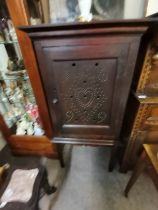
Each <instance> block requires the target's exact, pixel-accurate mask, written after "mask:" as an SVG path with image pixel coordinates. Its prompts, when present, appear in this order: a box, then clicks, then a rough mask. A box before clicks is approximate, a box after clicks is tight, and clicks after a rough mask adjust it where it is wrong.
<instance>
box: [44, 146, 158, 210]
mask: <svg viewBox="0 0 158 210" xmlns="http://www.w3.org/2000/svg"><path fill="white" fill-rule="evenodd" d="M109 154H110V151H109V149H107V148H100V147H84V146H74V147H73V149H72V150H71V148H67V149H66V154H65V158H66V165H67V167H66V168H65V169H60V167H59V163H58V161H55V160H48V159H43V164H46V166H47V168H48V172H49V182H50V183H51V184H52V183H53V184H55V185H56V186H57V187H58V191H57V192H56V193H55V194H53V195H51V196H44V197H43V198H42V199H41V200H40V208H41V209H42V210H149V209H150V210H157V209H158V192H157V191H156V189H155V187H154V185H153V183H152V181H151V179H150V178H149V177H148V175H147V174H145V173H144V174H142V176H141V177H140V178H139V179H138V181H137V183H136V185H135V186H134V187H133V189H132V190H131V192H130V194H129V198H128V199H127V198H125V197H124V195H123V190H124V187H125V185H126V183H127V181H128V179H129V176H130V174H131V173H128V174H121V173H119V172H118V169H115V170H114V171H113V172H112V173H109V172H108V170H107V168H108V161H109Z"/></svg>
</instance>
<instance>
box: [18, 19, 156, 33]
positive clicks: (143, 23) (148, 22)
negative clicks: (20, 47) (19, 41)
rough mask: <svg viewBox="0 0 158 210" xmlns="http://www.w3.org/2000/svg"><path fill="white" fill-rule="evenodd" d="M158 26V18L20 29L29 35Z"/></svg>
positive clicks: (35, 26)
mask: <svg viewBox="0 0 158 210" xmlns="http://www.w3.org/2000/svg"><path fill="white" fill-rule="evenodd" d="M157 24H158V18H157V17H156V18H153V17H150V18H143V19H126V20H122V19H120V20H118V19H117V20H115V19H114V20H106V21H96V22H95V21H94V22H73V23H60V24H42V25H33V26H19V27H18V28H19V29H20V30H22V31H25V32H27V33H32V32H44V31H56V30H80V29H99V28H122V27H129V28H131V27H132V28H133V27H139V28H142V27H147V28H148V27H149V26H154V25H157Z"/></svg>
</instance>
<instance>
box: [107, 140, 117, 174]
mask: <svg viewBox="0 0 158 210" xmlns="http://www.w3.org/2000/svg"><path fill="white" fill-rule="evenodd" d="M117 153H118V145H117V144H116V145H114V146H113V148H112V151H111V157H110V162H109V172H112V171H113V169H114V167H115V165H116V162H117Z"/></svg>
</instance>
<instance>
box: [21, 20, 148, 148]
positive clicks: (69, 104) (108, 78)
mask: <svg viewBox="0 0 158 210" xmlns="http://www.w3.org/2000/svg"><path fill="white" fill-rule="evenodd" d="M148 24H150V22H145V21H141V20H139V21H137V22H132V21H130V22H127V21H123V22H121V21H118V22H112V21H109V22H104V23H102V22H101V23H86V24H83V23H82V24H81V23H80V24H70V25H67V24H66V25H55V26H54V25H52V26H48V25H47V26H39V27H37V26H33V27H21V29H22V30H23V31H26V32H27V33H28V35H29V36H30V37H31V39H32V40H33V43H34V47H35V51H36V55H37V60H38V63H39V67H40V72H41V76H42V80H43V84H44V89H45V93H46V97H47V101H48V106H49V110H50V113H51V119H52V123H53V129H54V134H53V140H54V141H55V142H60V143H70V142H71V143H77V144H78V143H81V144H91V143H92V142H93V144H95V145H106V140H107V145H109V142H111V145H113V144H114V142H115V141H118V138H119V135H120V130H121V127H122V120H123V116H124V111H125V106H126V102H127V98H128V94H129V89H130V85H131V81H132V75H133V71H134V67H135V63H136V58H137V53H138V48H139V44H140V39H141V36H142V34H143V32H145V31H146V30H147V28H148ZM81 34H82V37H81V38H80V35H81ZM37 38H38V40H36V39H37ZM96 64H97V65H96ZM99 77H100V78H99ZM97 97H98V98H97ZM101 114H102V115H101ZM72 115H73V116H72ZM100 115H101V117H102V119H100V118H99V116H100ZM87 116H88V117H87ZM70 118H71V119H70Z"/></svg>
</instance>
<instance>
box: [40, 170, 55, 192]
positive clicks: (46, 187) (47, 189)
mask: <svg viewBox="0 0 158 210" xmlns="http://www.w3.org/2000/svg"><path fill="white" fill-rule="evenodd" d="M42 185H43V189H44V191H45V193H46V194H48V195H50V194H52V193H54V192H56V190H57V188H56V187H55V186H50V185H49V182H48V173H47V170H45V172H44V178H43V183H42Z"/></svg>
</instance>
